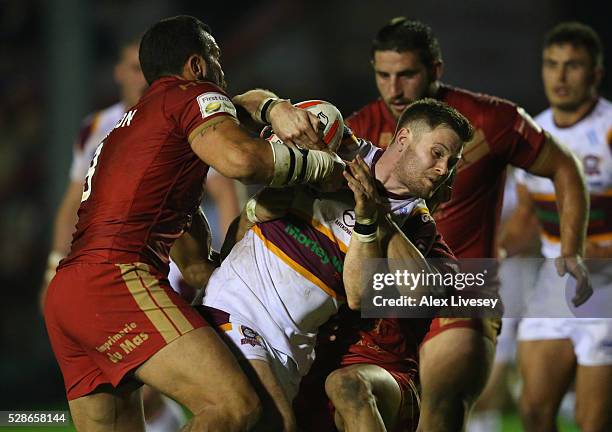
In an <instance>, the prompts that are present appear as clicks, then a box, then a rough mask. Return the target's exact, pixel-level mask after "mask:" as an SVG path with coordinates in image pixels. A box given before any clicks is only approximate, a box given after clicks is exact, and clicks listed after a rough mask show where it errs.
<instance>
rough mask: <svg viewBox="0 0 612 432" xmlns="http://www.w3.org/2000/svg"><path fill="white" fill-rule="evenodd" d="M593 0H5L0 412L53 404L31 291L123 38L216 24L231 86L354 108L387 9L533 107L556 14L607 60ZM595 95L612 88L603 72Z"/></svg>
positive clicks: (55, 377)
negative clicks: (192, 21)
mask: <svg viewBox="0 0 612 432" xmlns="http://www.w3.org/2000/svg"><path fill="white" fill-rule="evenodd" d="M602 7H603V6H602V3H601V2H596V1H594V0H585V1H581V2H576V1H571V0H541V1H539V2H533V1H529V0H512V1H506V2H501V1H488V0H468V1H463V2H453V1H450V0H433V1H420V2H419V1H413V0H387V1H385V2H374V1H338V2H330V1H320V0H308V1H306V0H293V1H283V0H265V1H259V2H240V1H237V2H223V1H219V2H212V1H208V2H188V1H178V0H177V1H173V2H166V1H161V0H147V1H144V0H126V1H122V2H116V1H110V0H97V1H93V0H52V1H40V0H38V1H37V0H22V1H17V0H2V1H0V41H1V45H0V47H1V48H0V49H1V51H2V55H1V56H0V101H1V102H0V130H1V133H0V202H1V204H0V238H1V239H2V241H1V242H0V284H1V285H2V287H3V295H4V298H3V301H2V302H1V303H0V320H1V323H2V324H1V325H0V353H1V354H0V383H1V388H2V390H3V391H1V392H0V410H7V409H37V408H45V407H50V406H54V405H57V406H61V405H62V404H63V403H64V390H63V386H62V382H61V375H60V372H59V369H58V367H57V365H56V363H55V360H54V358H53V355H52V352H51V350H50V347H49V344H48V341H47V337H46V333H45V329H44V324H43V320H42V317H41V316H40V313H39V311H38V302H37V292H38V289H39V286H40V283H41V280H42V277H43V273H44V269H45V266H46V258H47V253H48V251H49V245H50V241H51V229H52V224H53V217H54V214H55V210H56V208H57V206H58V205H59V200H60V198H61V195H62V192H63V190H64V188H65V187H66V184H67V182H68V167H69V165H70V159H71V149H72V143H73V140H74V137H75V135H76V133H77V131H78V129H79V124H80V121H81V119H82V118H83V116H84V115H86V114H87V113H89V112H92V111H94V110H97V109H100V108H103V107H106V106H108V105H110V104H112V103H114V102H115V101H117V100H118V97H119V95H118V94H117V89H116V86H115V84H114V83H113V79H112V76H113V74H112V68H113V65H114V63H115V61H116V53H117V51H118V49H119V46H120V45H121V44H122V43H124V42H125V41H129V40H131V39H133V38H134V37H137V36H138V35H139V34H140V33H142V32H143V31H144V30H145V29H146V28H147V27H148V26H149V25H151V24H152V23H154V22H156V21H157V20H158V19H160V18H162V17H167V16H172V15H177V14H190V15H194V16H196V17H198V18H200V19H201V20H203V21H204V22H206V23H207V24H209V26H210V27H211V28H212V32H213V35H214V36H215V37H216V39H217V42H218V43H219V45H220V47H221V50H222V58H221V62H222V65H223V67H224V70H225V75H226V79H227V81H228V85H229V92H230V94H236V93H239V92H242V91H245V90H247V89H250V88H254V87H263V88H269V89H271V90H273V91H275V92H276V93H277V94H279V95H280V96H281V97H286V98H291V99H292V100H294V101H299V100H303V99H312V98H320V99H326V100H329V101H331V102H332V103H334V104H335V105H336V106H338V107H339V108H340V110H341V111H342V112H343V113H344V114H345V115H348V114H349V113H351V112H352V111H354V110H355V109H357V108H358V107H360V106H362V105H364V104H365V103H366V102H368V101H370V100H372V99H373V98H375V97H376V95H377V92H376V87H375V85H374V80H373V74H372V71H371V67H370V64H369V55H370V53H369V49H370V41H371V39H372V37H373V36H374V34H375V32H376V30H377V29H378V28H379V27H380V26H381V25H383V24H384V23H385V22H386V21H388V20H389V19H390V18H391V17H393V16H398V15H403V16H407V17H409V18H413V19H418V20H421V21H423V22H425V23H427V24H429V25H430V26H431V27H432V28H433V30H434V32H435V33H436V35H437V37H438V39H439V40H440V44H441V46H442V48H443V52H442V54H443V59H444V61H445V63H446V67H445V72H444V78H443V81H448V82H450V83H452V84H454V85H458V86H461V87H465V88H469V89H477V90H479V91H482V92H486V93H491V94H495V95H498V96H502V97H506V98H509V99H511V100H513V101H514V102H516V103H518V104H520V105H522V106H523V107H524V108H525V109H526V110H527V111H528V112H530V113H532V114H534V115H535V114H537V113H538V112H540V111H541V110H543V109H544V108H545V107H546V106H547V105H546V99H545V97H544V93H543V90H542V86H541V80H540V55H541V42H542V38H543V36H544V33H545V32H546V31H547V30H548V29H550V28H551V27H552V26H554V25H555V24H556V23H557V22H559V21H562V20H580V21H582V22H584V23H587V24H589V25H591V26H592V27H593V28H594V29H595V30H596V31H597V32H598V33H599V34H600V36H601V39H602V42H603V43H604V45H605V49H606V51H605V54H604V56H605V57H607V58H608V59H610V58H612V53H611V52H610V51H611V49H612V43H610V41H611V39H612V38H611V36H612V27H611V26H610V25H609V17H608V16H606V14H604V13H603V11H602V10H601V8H602ZM601 94H602V95H603V96H605V97H607V98H610V97H612V79H610V77H609V76H608V77H605V78H604V82H603V85H602V86H601Z"/></svg>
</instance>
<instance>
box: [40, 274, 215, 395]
mask: <svg viewBox="0 0 612 432" xmlns="http://www.w3.org/2000/svg"><path fill="white" fill-rule="evenodd" d="M45 323H46V325H47V332H48V333H49V339H50V341H51V347H52V348H53V352H54V353H55V358H56V359H57V362H58V363H59V366H60V369H61V371H62V375H63V376H64V384H65V386H66V394H67V396H68V400H72V399H76V398H78V397H81V396H85V395H87V394H89V393H91V392H93V391H94V390H95V389H96V388H97V387H98V386H100V385H103V384H111V385H112V386H114V387H117V386H118V385H119V384H124V383H125V382H126V381H125V380H124V377H125V376H126V374H127V373H129V372H130V371H132V370H134V369H135V368H137V367H138V366H140V365H141V364H142V363H144V362H145V361H146V360H147V359H149V357H151V356H152V355H153V354H155V353H156V352H158V351H159V350H160V349H162V348H163V347H164V346H166V345H168V344H169V343H170V342H172V341H173V340H174V339H176V338H178V337H179V336H181V335H183V334H185V333H187V332H189V331H191V330H194V329H196V328H199V327H204V326H206V325H207V323H206V321H204V319H203V318H202V317H201V316H200V315H199V314H198V313H197V311H195V309H193V308H191V306H189V305H188V304H187V303H186V302H185V301H184V300H183V299H181V297H180V296H179V295H178V294H177V293H175V292H174V291H173V290H172V288H171V287H170V285H169V283H168V280H167V279H166V278H164V277H162V276H161V275H159V274H157V275H154V274H152V273H151V268H150V267H149V266H148V265H147V264H143V263H132V264H111V263H103V264H90V263H75V264H70V265H67V266H65V267H62V268H60V269H59V270H58V272H57V274H56V276H55V278H54V279H53V280H52V281H51V284H50V285H49V291H48V294H47V299H46V302H45ZM129 380H131V379H128V381H129Z"/></svg>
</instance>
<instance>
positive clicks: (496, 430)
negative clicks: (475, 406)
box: [465, 410, 502, 432]
mask: <svg viewBox="0 0 612 432" xmlns="http://www.w3.org/2000/svg"><path fill="white" fill-rule="evenodd" d="M465 430H466V432H501V430H502V422H501V413H500V412H499V411H498V410H487V411H472V413H471V415H470V417H469V418H468V423H467V427H466V429H465Z"/></svg>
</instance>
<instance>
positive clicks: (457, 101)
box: [347, 86, 545, 258]
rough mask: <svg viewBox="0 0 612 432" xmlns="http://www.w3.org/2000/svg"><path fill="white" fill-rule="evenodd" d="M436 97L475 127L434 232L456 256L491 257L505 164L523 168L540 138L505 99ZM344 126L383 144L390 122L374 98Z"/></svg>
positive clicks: (448, 91) (460, 94) (444, 93)
mask: <svg viewBox="0 0 612 432" xmlns="http://www.w3.org/2000/svg"><path fill="white" fill-rule="evenodd" d="M436 98H437V99H439V100H441V101H443V102H446V103H447V104H449V105H450V106H452V107H453V108H455V109H457V110H458V111H459V112H461V114H463V115H464V116H465V117H466V118H467V119H468V120H469V121H470V122H471V123H472V125H473V126H474V129H475V135H474V139H473V140H472V141H470V142H469V143H467V144H466V146H465V149H464V151H463V158H462V160H461V161H460V162H459V165H458V166H457V176H456V178H455V182H454V184H453V195H452V198H451V200H450V201H449V202H447V203H444V204H442V205H441V206H440V207H439V208H438V210H437V211H436V213H435V214H434V218H435V219H436V222H437V227H438V230H439V231H440V232H441V233H442V235H443V236H444V239H445V240H446V242H447V243H448V245H449V246H450V247H451V249H452V250H453V252H454V253H455V255H456V256H457V257H460V258H488V257H494V256H495V254H496V249H495V235H496V232H497V225H498V222H499V216H500V212H501V203H502V198H503V190H504V183H505V178H506V166H507V165H508V164H510V165H514V166H517V167H520V168H525V169H526V168H529V166H531V164H533V162H534V161H535V159H536V157H537V156H538V154H539V152H540V149H541V147H542V144H543V143H544V141H545V134H544V132H543V131H542V129H541V128H540V127H539V126H538V125H537V124H536V123H535V122H534V121H533V120H532V119H531V117H530V116H529V115H528V114H527V113H526V112H525V111H524V110H523V109H522V108H520V107H518V106H516V105H514V104H512V103H511V102H508V101H506V100H502V99H498V98H495V97H492V96H488V95H483V94H476V93H471V92H469V91H466V90H462V89H458V88H454V87H450V86H441V87H440V90H439V91H438V93H437V94H436ZM347 123H348V124H349V125H350V127H351V128H352V129H353V132H354V133H355V135H356V136H358V137H361V138H365V139H367V140H371V141H372V142H373V143H374V144H382V145H387V144H388V141H387V142H382V143H381V141H384V140H386V139H387V138H386V137H387V136H388V135H387V134H388V133H391V135H392V134H393V131H394V130H395V125H396V119H395V118H393V116H392V115H391V114H390V113H389V110H388V109H387V107H386V106H385V104H384V102H383V101H382V100H380V99H379V100H376V101H374V102H372V103H370V104H368V105H366V106H365V107H364V108H363V109H361V110H360V111H358V112H356V113H355V114H353V115H352V116H351V117H349V118H348V119H347ZM388 139H389V140H390V137H389V138H388Z"/></svg>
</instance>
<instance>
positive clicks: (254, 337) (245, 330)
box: [238, 325, 263, 347]
mask: <svg viewBox="0 0 612 432" xmlns="http://www.w3.org/2000/svg"><path fill="white" fill-rule="evenodd" d="M238 330H239V331H240V334H241V335H242V336H243V337H242V339H240V345H246V344H249V345H251V346H255V345H259V346H261V347H263V344H262V342H261V336H259V333H257V332H256V331H255V330H253V329H252V328H251V327H247V326H245V325H241V326H240V327H238Z"/></svg>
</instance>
